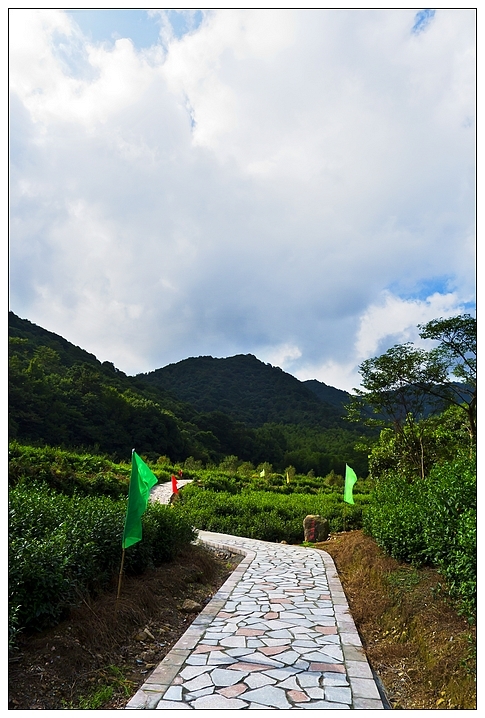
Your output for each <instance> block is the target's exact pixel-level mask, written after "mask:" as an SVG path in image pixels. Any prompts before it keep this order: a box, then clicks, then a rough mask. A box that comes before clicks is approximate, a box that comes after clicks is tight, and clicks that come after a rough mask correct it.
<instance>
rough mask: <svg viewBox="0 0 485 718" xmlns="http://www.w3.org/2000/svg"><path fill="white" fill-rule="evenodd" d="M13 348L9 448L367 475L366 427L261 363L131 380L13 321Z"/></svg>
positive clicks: (199, 363)
mask: <svg viewBox="0 0 485 718" xmlns="http://www.w3.org/2000/svg"><path fill="white" fill-rule="evenodd" d="M9 345H10V347H9V348H10V351H9V354H10V356H9V422H10V425H9V432H10V438H11V439H16V440H17V441H20V442H27V443H34V444H38V445H43V444H47V445H50V446H59V447H64V448H71V449H87V450H94V451H96V452H102V453H105V454H107V455H109V456H112V457H113V458H116V459H119V460H123V459H126V458H127V457H129V456H130V454H131V450H132V448H136V449H137V451H139V452H142V453H144V454H145V455H147V456H149V457H151V458H153V459H154V460H155V459H156V458H158V457H159V456H163V455H166V456H168V457H169V458H170V459H171V460H173V461H184V460H186V459H188V458H189V457H192V458H194V459H195V460H197V461H201V462H202V463H204V464H209V463H211V462H216V463H217V462H219V461H221V460H222V459H223V458H224V457H225V456H229V455H233V456H237V457H239V458H240V459H242V460H244V461H247V462H252V463H253V464H254V466H257V465H258V464H259V463H261V462H270V463H272V464H273V466H274V468H275V469H276V470H280V471H282V470H284V468H285V467H287V466H289V465H292V466H294V467H295V468H296V470H297V471H301V472H305V473H307V472H309V471H313V472H314V473H316V474H318V475H320V476H325V475H326V474H327V473H328V472H329V471H331V470H332V469H333V470H335V471H337V472H338V473H342V471H343V468H344V466H345V463H346V462H353V465H354V466H355V468H356V470H357V471H358V472H359V473H360V474H361V475H365V474H366V471H367V457H366V453H365V452H362V451H359V450H356V449H355V445H356V443H357V442H358V441H359V438H360V435H361V433H362V432H365V431H366V429H365V427H363V426H362V425H359V426H354V425H349V424H347V423H346V422H345V420H344V419H343V418H342V409H341V407H339V406H337V405H336V403H335V402H333V403H331V402H329V403H325V402H323V401H321V400H320V399H318V398H317V397H316V396H315V394H314V393H313V392H312V391H309V389H308V388H307V387H306V386H305V385H304V383H303V382H299V381H298V380H297V379H295V378H294V377H292V376H290V375H289V374H286V373H285V372H283V371H282V370H281V369H278V368H276V367H271V366H270V365H267V364H264V363H263V362H261V361H259V360H258V359H256V357H253V356H250V355H249V356H237V357H231V358H230V359H227V360H218V359H212V357H201V358H198V359H188V360H186V361H184V362H179V364H177V365H171V366H169V367H166V368H165V369H166V370H167V371H165V369H160V370H157V371H155V372H152V373H151V374H149V375H139V376H137V377H132V376H127V375H126V374H124V372H122V371H120V370H118V369H117V368H116V367H115V366H114V365H113V364H112V363H111V362H103V363H101V362H100V361H99V360H98V359H97V358H96V357H95V356H94V355H92V354H90V353H88V352H86V351H84V350H83V349H81V348H80V347H77V346H74V345H73V344H71V343H70V342H68V341H67V340H66V339H64V338H63V337H61V336H59V335H57V334H54V333H52V332H49V331H47V330H45V329H43V328H41V327H39V326H37V325H35V324H32V323H31V322H29V321H28V320H25V319H20V318H19V317H18V316H16V315H15V314H13V313H12V312H10V313H9ZM184 375H185V379H184ZM183 386H185V387H186V389H185V391H184V390H183V388H182V389H181V387H183ZM324 386H325V385H322V387H324ZM326 388H327V389H329V390H331V391H333V392H338V390H336V389H335V390H334V389H333V388H332V387H326ZM341 394H343V395H344V394H345V393H344V392H341Z"/></svg>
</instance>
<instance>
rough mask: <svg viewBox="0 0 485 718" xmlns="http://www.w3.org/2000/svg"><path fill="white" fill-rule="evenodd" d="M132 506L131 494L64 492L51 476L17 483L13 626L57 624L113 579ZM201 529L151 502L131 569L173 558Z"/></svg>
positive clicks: (12, 512)
mask: <svg viewBox="0 0 485 718" xmlns="http://www.w3.org/2000/svg"><path fill="white" fill-rule="evenodd" d="M126 508H127V501H126V499H111V498H109V497H106V496H89V497H86V496H80V495H77V494H74V495H72V496H68V495H62V494H59V493H57V492H55V491H54V490H53V489H52V488H50V487H48V486H46V485H44V484H29V485H27V484H26V483H22V482H21V483H19V484H17V485H16V486H15V487H13V488H11V489H10V493H9V579H10V580H9V611H10V617H11V626H10V628H11V630H13V631H15V629H16V628H18V627H21V628H27V629H42V628H45V627H47V626H52V625H55V624H56V623H57V622H58V621H59V620H60V619H61V618H62V617H63V616H64V615H65V614H66V612H67V610H68V609H69V607H70V606H73V605H75V604H77V603H78V602H79V600H80V599H81V598H82V597H85V596H86V595H88V594H90V595H93V594H94V595H95V594H96V593H97V592H99V591H101V590H104V589H106V588H107V587H108V585H109V583H110V581H111V580H112V579H113V577H115V576H116V575H117V573H118V571H119V568H120V561H121V554H122V549H121V538H122V534H123V527H124V520H125V516H126ZM194 537H195V534H194V531H193V529H192V528H191V525H190V524H189V523H188V522H187V521H186V520H185V519H184V517H183V516H182V515H181V514H179V513H176V512H174V511H173V510H171V508H170V507H167V506H162V505H160V504H149V505H148V507H147V510H146V512H145V514H144V516H143V540H142V541H141V542H139V543H137V544H135V545H134V546H132V547H130V548H128V549H127V550H126V557H125V570H126V571H127V572H129V573H140V572H142V571H143V570H145V569H146V568H148V567H151V566H157V565H159V564H160V563H162V562H164V561H168V560H170V559H172V558H173V557H174V556H175V554H176V553H177V551H178V550H179V549H180V547H181V546H182V545H184V544H187V543H190V542H191V541H192V540H193V539H194Z"/></svg>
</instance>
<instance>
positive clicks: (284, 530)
mask: <svg viewBox="0 0 485 718" xmlns="http://www.w3.org/2000/svg"><path fill="white" fill-rule="evenodd" d="M180 496H181V500H180V501H179V502H177V504H176V510H177V512H181V513H183V515H184V516H186V517H187V519H188V520H189V521H190V522H191V524H193V525H194V526H195V527H196V528H198V529H202V530H206V531H215V532H217V533H226V534H231V535H235V536H246V537H248V538H256V539H260V540H263V541H287V542H288V543H300V542H301V541H303V519H304V518H305V516H307V515H308V514H319V515H321V516H323V517H325V518H327V519H328V520H329V523H330V530H331V531H341V530H342V529H343V528H344V525H345V528H346V529H353V528H361V526H362V506H363V505H364V504H365V503H366V502H368V500H369V497H368V496H359V495H355V496H354V499H355V502H356V503H355V504H354V505H348V504H344V503H343V500H342V495H341V492H340V491H339V492H338V493H331V494H306V493H301V494H296V493H294V494H292V495H291V496H287V495H284V494H279V493H272V492H269V491H251V490H249V489H246V490H244V491H242V492H241V493H239V494H233V493H229V492H227V491H212V490H209V489H205V488H202V487H199V486H196V485H194V484H192V485H189V486H186V487H184V489H183V490H182V492H181V494H180Z"/></svg>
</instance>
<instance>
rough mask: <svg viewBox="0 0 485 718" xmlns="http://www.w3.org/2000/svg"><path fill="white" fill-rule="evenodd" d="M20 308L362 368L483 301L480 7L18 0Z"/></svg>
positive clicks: (15, 166) (110, 328) (287, 359)
mask: <svg viewBox="0 0 485 718" xmlns="http://www.w3.org/2000/svg"><path fill="white" fill-rule="evenodd" d="M9 42H10V57H9V61H10V89H11V95H10V112H11V116H10V127H11V138H10V142H11V144H10V158H11V167H10V173H11V174H10V181H11V185H10V192H11V205H10V307H11V309H12V311H14V312H15V313H17V314H18V315H20V316H21V317H23V318H26V319H29V320H30V321H32V322H34V323H36V324H39V325H41V326H43V327H45V328H47V329H49V330H50V331H54V332H56V333H58V334H61V335H62V336H64V337H66V338H67V339H68V340H69V341H71V342H73V343H74V344H77V345H78V346H81V347H83V348H84V349H87V350H88V351H90V352H92V353H93V354H95V355H96V356H97V357H98V358H99V359H100V360H102V361H105V360H108V361H112V362H114V364H115V365H116V366H117V367H118V368H120V369H122V370H123V371H125V372H127V373H129V374H135V373H138V372H143V371H150V370H153V369H156V368H158V367H161V366H164V365H166V364H168V363H171V362H175V361H180V360H182V359H185V358H187V357H189V356H199V355H212V356H232V355H234V354H240V353H251V354H255V355H256V356H258V357H259V358H260V359H262V360H263V361H266V362H270V363H272V364H274V365H277V366H281V367H282V368H283V369H285V370H286V371H289V372H290V373H292V374H294V375H295V376H297V377H299V378H301V379H310V378H317V379H319V380H321V381H324V382H325V383H327V384H330V385H333V386H337V387H339V388H342V389H347V390H350V389H352V388H353V387H354V386H356V385H357V384H358V381H359V375H358V366H359V364H360V363H361V362H362V361H363V360H364V359H366V358H369V357H371V356H374V355H375V353H376V352H380V351H383V350H385V348H387V347H388V346H390V345H392V344H394V343H396V342H399V341H414V340H417V338H418V337H417V333H416V326H417V324H423V323H425V322H426V321H428V320H430V319H433V318H436V317H439V316H453V315H454V314H458V313H462V312H464V311H467V312H471V313H474V308H475V211H476V207H475V164H476V163H475V153H476V148H475V100H476V98H475V86H476V77H475V66H476V58H475V12H474V10H473V9H470V10H466V9H464V10H461V9H455V10H446V9H439V10H434V9H426V8H425V9H422V10H415V9H413V10H408V9H401V10H378V9H375V10H351V9H343V10H325V9H306V10H298V9H288V10H286V9H280V10H263V9H240V10H233V9H225V10H218V9H213V10H211V11H206V10H187V11H178V10H151V11H149V12H147V11H143V10H97V9H92V10H79V11H74V10H59V9H40V10H37V9H12V10H11V11H10V27H9Z"/></svg>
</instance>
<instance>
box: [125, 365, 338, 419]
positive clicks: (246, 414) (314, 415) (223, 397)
mask: <svg viewBox="0 0 485 718" xmlns="http://www.w3.org/2000/svg"><path fill="white" fill-rule="evenodd" d="M137 378H138V379H140V380H143V381H145V382H147V383H148V384H149V385H150V386H155V387H157V388H159V389H162V390H165V391H166V390H170V391H171V392H173V393H174V394H175V396H177V397H178V398H179V399H180V400H181V401H185V402H188V403H190V404H192V406H194V407H195V408H196V409H198V410H199V411H204V412H206V411H223V412H224V413H225V414H228V415H229V416H232V417H233V418H236V419H237V420H238V421H243V422H244V423H245V424H248V425H249V426H262V425H263V424H267V423H276V424H300V425H305V426H320V427H322V428H329V427H331V426H342V425H343V422H342V414H343V413H344V412H343V405H344V403H345V401H346V400H347V399H348V394H346V392H343V391H340V390H338V389H333V387H327V386H326V385H325V384H322V383H321V382H317V381H316V380H315V381H313V382H301V381H299V380H298V379H296V378H295V377H294V376H291V374H287V373H286V372H284V371H283V370H282V369H280V368H279V367H273V366H271V365H270V364H265V363H264V362H262V361H260V360H259V359H257V358H256V357H255V356H253V355H252V354H238V355H237V356H233V357H228V358H227V359H214V358H213V357H210V356H203V357H193V358H190V359H184V360H183V361H180V362H177V363H176V364H169V365H168V366H166V367H163V368H162V369H157V370H156V371H153V372H150V373H148V374H141V375H138V377H137ZM315 386H317V388H314V387H315Z"/></svg>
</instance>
